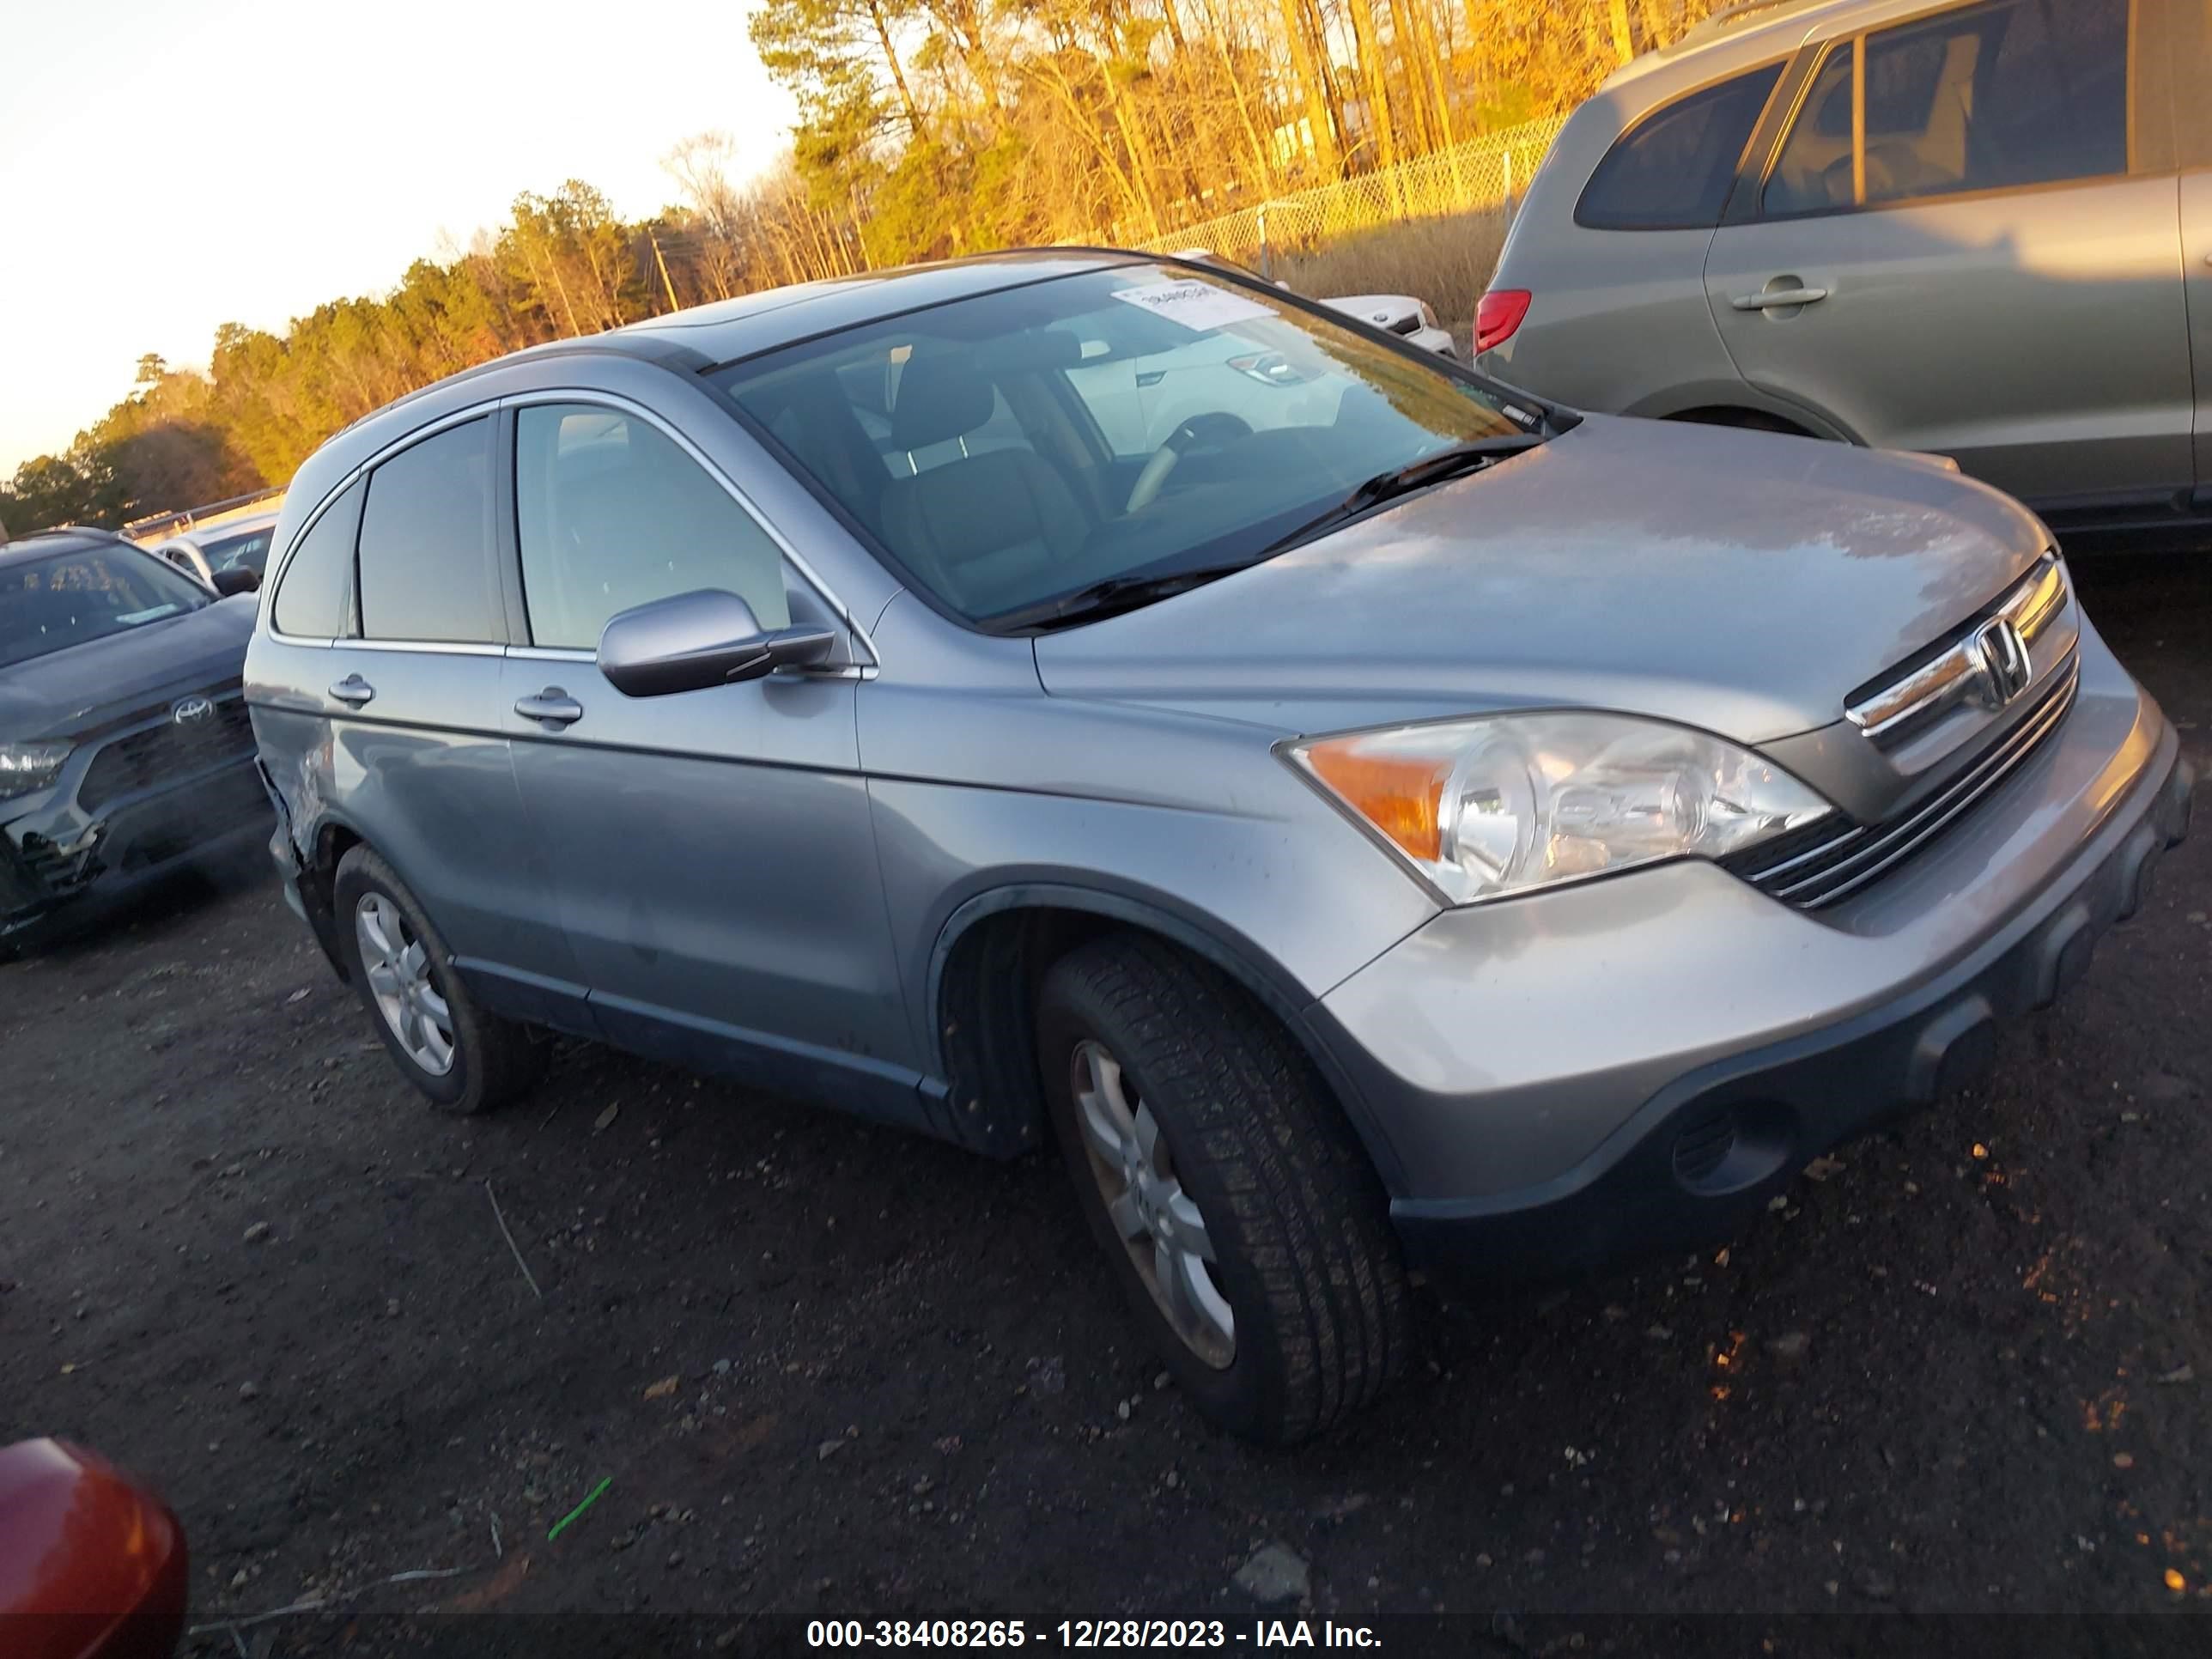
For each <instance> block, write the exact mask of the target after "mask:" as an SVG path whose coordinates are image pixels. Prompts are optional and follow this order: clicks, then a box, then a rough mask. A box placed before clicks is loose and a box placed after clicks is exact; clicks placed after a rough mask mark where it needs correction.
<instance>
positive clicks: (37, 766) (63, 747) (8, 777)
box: [0, 743, 70, 800]
mask: <svg viewBox="0 0 2212 1659" xmlns="http://www.w3.org/2000/svg"><path fill="white" fill-rule="evenodd" d="M69 754H70V746H69V744H65V743H0V800H13V799H15V797H16V796H18V795H27V794H29V793H31V792H32V791H33V790H34V789H43V788H45V787H46V786H47V785H48V784H50V783H52V781H54V779H55V777H56V776H57V775H58V774H59V773H60V771H61V769H62V763H63V762H64V761H65V760H67V759H68V758H69Z"/></svg>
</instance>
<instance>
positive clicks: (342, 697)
mask: <svg viewBox="0 0 2212 1659" xmlns="http://www.w3.org/2000/svg"><path fill="white" fill-rule="evenodd" d="M375 695H376V688H375V687H374V686H373V685H371V684H369V683H368V681H367V680H365V679H363V678H362V677H361V676H360V675H358V674H349V675H347V676H346V677H345V678H343V679H342V680H340V681H339V682H338V683H337V684H336V685H334V686H332V687H331V696H334V697H336V698H337V700H338V701H339V702H342V703H343V704H345V705H346V707H347V708H360V707H361V706H362V704H363V703H365V702H368V700H369V699H370V698H371V697H373V696H375Z"/></svg>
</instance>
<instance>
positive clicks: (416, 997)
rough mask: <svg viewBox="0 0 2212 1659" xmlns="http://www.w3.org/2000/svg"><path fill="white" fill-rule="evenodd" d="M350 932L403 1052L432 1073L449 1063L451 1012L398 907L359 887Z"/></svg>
mask: <svg viewBox="0 0 2212 1659" xmlns="http://www.w3.org/2000/svg"><path fill="white" fill-rule="evenodd" d="M353 929H354V937H355V939H356V940H358V941H359V943H360V945H361V962H362V970H363V971H364V972H365V973H366V974H367V975H368V989H369V994H370V995H371V996H372V997H374V999H375V1001H376V1007H377V1012H380V1013H381V1014H382V1015H383V1016H384V1023H385V1024H386V1025H389V1026H390V1027H391V1028H392V1036H395V1037H397V1038H398V1039H399V1047H400V1048H401V1049H402V1050H404V1052H405V1054H406V1055H407V1058H408V1059H410V1060H413V1061H414V1062H415V1064H416V1065H417V1066H421V1067H422V1069H423V1071H425V1072H427V1073H429V1074H430V1075H431V1076H432V1077H443V1076H445V1075H446V1073H448V1072H450V1071H452V1070H453V1049H454V1043H453V1011H452V1010H451V1009H450V1008H448V1007H447V1006H446V999H445V996H444V995H443V994H442V993H441V991H440V990H439V988H438V984H437V981H436V980H435V978H434V977H433V976H432V974H431V971H430V953H429V952H428V951H426V950H424V949H423V948H422V940H421V939H417V938H416V937H415V930H414V929H413V928H411V927H409V926H408V925H407V918H406V917H405V916H404V915H403V914H401V912H400V908H399V907H398V905H397V904H395V903H393V902H392V900H391V899H389V898H387V897H386V896H385V895H383V894H382V893H364V894H362V898H361V902H360V903H359V904H358V905H356V907H355V908H354V916H353Z"/></svg>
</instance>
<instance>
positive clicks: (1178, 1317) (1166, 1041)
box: [1037, 934, 1413, 1445]
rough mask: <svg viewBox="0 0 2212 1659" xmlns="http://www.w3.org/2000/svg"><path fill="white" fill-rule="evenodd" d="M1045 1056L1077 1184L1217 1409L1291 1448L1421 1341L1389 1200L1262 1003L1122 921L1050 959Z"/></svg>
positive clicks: (1134, 1298) (1118, 1261) (1240, 1431)
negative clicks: (1114, 931)
mask: <svg viewBox="0 0 2212 1659" xmlns="http://www.w3.org/2000/svg"><path fill="white" fill-rule="evenodd" d="M1037 1053H1038V1059H1039V1063H1040V1065H1041V1066H1042V1071H1043V1082H1044V1087H1045V1096H1046V1102H1047V1105H1048V1110H1049V1112H1050V1115H1051V1117H1052V1120H1053V1127H1054V1133H1055V1135H1056V1136H1057V1138H1058V1139H1059V1141H1060V1150H1061V1152H1062V1154H1063V1155H1064V1157H1065V1158H1066V1162H1067V1164H1068V1169H1069V1172H1070V1174H1071V1175H1072V1176H1073V1179H1074V1182H1075V1187H1076V1193H1077V1200H1078V1202H1079V1204H1080V1205H1081V1206H1082V1208H1083V1210H1084V1212H1085V1216H1086V1217H1087V1218H1089V1220H1090V1223H1091V1230H1092V1231H1093V1232H1094V1233H1095V1234H1096V1235H1097V1238H1098V1240H1099V1243H1101V1245H1102V1246H1103V1248H1104V1249H1105V1250H1106V1253H1107V1256H1108V1260H1109V1262H1110V1263H1111V1265H1112V1271H1113V1273H1114V1275H1115V1278H1116V1279H1119V1280H1120V1281H1121V1285H1122V1288H1123V1290H1124V1291H1125V1292H1126V1293H1127V1297H1128V1298H1129V1301H1130V1304H1131V1305H1132V1306H1133V1309H1134V1310H1135V1313H1136V1316H1137V1319H1138V1322H1139V1323H1140V1324H1141V1325H1143V1326H1144V1327H1145V1328H1146V1334H1147V1336H1148V1337H1149V1338H1150V1339H1151V1340H1152V1345H1153V1346H1155V1347H1156V1348H1157V1349H1158V1351H1159V1353H1160V1355H1161V1357H1162V1358H1164V1360H1165V1362H1166V1364H1167V1366H1168V1369H1169V1370H1170V1371H1171V1372H1172V1373H1173V1374H1174V1376H1175V1377H1176V1380H1177V1382H1178V1383H1181V1385H1182V1389H1183V1390H1184V1392H1185V1393H1186V1394H1188V1395H1189V1396H1190V1398H1191V1399H1192V1401H1194V1403H1195V1404H1196V1405H1197V1407H1198V1408H1199V1410H1200V1412H1201V1413H1203V1414H1204V1415H1205V1416H1206V1418H1207V1419H1209V1420H1210V1421H1212V1422H1213V1423H1214V1424H1216V1425H1218V1426H1219V1427H1221V1428H1224V1429H1226V1430H1228V1431H1230V1432H1231V1433H1232V1434H1236V1435H1239V1436H1241V1437H1244V1438H1246V1439H1250V1440H1255V1441H1259V1442H1261V1443H1266V1444H1272V1445H1284V1444H1289V1443H1292V1442H1296V1441H1299V1440H1304V1439H1306V1438H1308V1437H1310V1436H1312V1435H1316V1434H1318V1433H1320V1432H1322V1431H1323V1430H1326V1429H1328V1428H1329V1427H1331V1426H1333V1425H1334V1424H1336V1423H1337V1422H1338V1421H1340V1419H1342V1418H1344V1417H1345V1416H1346V1415H1347V1414H1349V1413H1352V1412H1355V1411H1358V1410H1359V1409H1360V1408H1362V1407H1365V1406H1366V1405H1368V1404H1369V1403H1370V1401H1373V1400H1374V1399H1375V1397H1376V1395H1379V1394H1381V1393H1382V1391H1383V1388H1384V1387H1385V1386H1386V1385H1387V1384H1388V1383H1389V1382H1390V1380H1391V1379H1392V1378H1393V1377H1394V1376H1396V1375H1397V1374H1398V1372H1399V1371H1400V1370H1402V1369H1403V1367H1404V1364H1405V1363H1406V1360H1407V1356H1408V1355H1409V1353H1410V1352H1411V1351H1412V1346H1413V1315H1412V1309H1411V1304H1410V1298H1409V1296H1408V1292H1407V1284H1406V1274H1405V1268H1404V1266H1403V1263H1402V1261H1401V1258H1400V1255H1399V1252H1398V1246H1397V1240H1396V1238H1395V1235H1394V1234H1393V1233H1392V1231H1391V1230H1390V1225H1389V1201H1388V1199H1387V1197H1386V1196H1385V1194H1384V1193H1383V1187H1382V1183H1381V1182H1380V1181H1378V1180H1377V1179H1376V1175H1375V1171H1374V1169H1373V1167H1372V1166H1371V1165H1370V1164H1369V1162H1368V1160H1367V1156H1366V1153H1365V1151H1364V1149H1363V1148H1362V1147H1361V1146H1360V1145H1359V1142H1358V1138H1357V1137H1356V1136H1355V1135H1354V1134H1353V1133H1352V1128H1351V1126H1350V1125H1349V1124H1348V1123H1347V1122H1346V1121H1345V1119H1344V1116H1343V1114H1342V1112H1341V1111H1340V1109H1338V1107H1337V1105H1336V1103H1335V1102H1334V1100H1333V1099H1331V1098H1330V1097H1329V1095H1328V1091H1327V1089H1326V1088H1325V1087H1324V1086H1323V1085H1322V1080H1321V1079H1320V1078H1319V1077H1318V1076H1317V1075H1316V1073H1315V1072H1314V1069H1313V1067H1312V1065H1311V1064H1310V1062H1309V1061H1308V1060H1307V1059H1306V1057H1305V1055H1304V1054H1303V1053H1302V1052H1301V1051H1300V1050H1299V1048H1297V1044H1296V1043H1294V1042H1292V1041H1291V1037H1290V1036H1289V1034H1288V1033H1287V1032H1285V1030H1283V1029H1282V1027H1281V1026H1280V1025H1279V1024H1277V1023H1276V1022H1275V1021H1274V1020H1273V1018H1270V1017H1269V1016H1268V1014H1267V1012H1266V1011H1265V1010H1263V1009H1261V1007H1259V1006H1257V1005H1256V1004H1255V1003H1254V1002H1253V1001H1252V1000H1250V999H1249V997H1247V996H1246V995H1245V994H1244V993H1243V991H1242V990H1240V989H1239V988H1237V987H1235V986H1233V985H1231V984H1230V983H1228V982H1227V981H1224V980H1223V979H1221V978H1220V977H1219V976H1218V975H1216V974H1214V973H1213V972H1212V970H1211V969H1207V968H1205V967H1203V966H1201V965H1200V964H1199V963H1195V962H1194V961H1192V960H1191V959H1189V958H1188V957H1185V956H1183V955H1182V953H1181V952H1179V951H1176V950H1174V949H1173V948H1172V947H1170V946H1169V945H1165V944H1163V943H1160V942H1158V941H1155V940H1152V939H1146V938H1143V937H1141V936H1139V935H1135V934H1119V935H1114V936H1111V937H1109V938H1107V939H1100V940H1097V941H1096V942H1095V943H1093V944H1091V945H1085V946H1084V947H1083V948H1082V949H1080V950H1079V951H1074V952H1073V953H1071V954H1070V955H1068V956H1066V957H1063V958H1061V959H1060V961H1059V962H1057V963H1054V965H1053V967H1052V968H1051V969H1050V970H1049V971H1048V973H1047V974H1046V975H1045V979H1044V983H1043V986H1042V989H1041V992H1040V994H1039V998H1038V1010H1037Z"/></svg>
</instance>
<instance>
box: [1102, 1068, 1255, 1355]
mask: <svg viewBox="0 0 2212 1659" xmlns="http://www.w3.org/2000/svg"><path fill="white" fill-rule="evenodd" d="M1072 1064H1073V1073H1074V1077H1073V1082H1074V1095H1075V1112H1076V1120H1077V1122H1078V1125H1079V1127H1080V1128H1081V1130H1082V1133H1083V1145H1084V1149H1085V1152H1088V1153H1089V1154H1090V1162H1091V1176H1092V1178H1093V1179H1095V1180H1096V1181H1097V1182H1098V1190H1099V1193H1100V1194H1101V1195H1102V1196H1103V1198H1104V1199H1105V1200H1106V1213H1107V1215H1108V1217H1109V1218H1110V1219H1111V1220H1112V1222H1113V1224H1114V1231H1115V1235H1116V1236H1117V1237H1119V1238H1120V1239H1121V1243H1122V1246H1123V1248H1124V1249H1127V1251H1128V1252H1129V1260H1130V1261H1131V1262H1132V1263H1133V1264H1134V1265H1135V1267H1136V1269H1137V1273H1138V1276H1139V1278H1140V1279H1143V1280H1144V1281H1145V1286H1146V1289H1147V1290H1149V1291H1151V1292H1152V1300H1153V1301H1154V1302H1155V1303H1157V1304H1158V1306H1159V1310H1160V1312H1161V1313H1162V1314H1164V1316H1166V1318H1167V1322H1168V1323H1169V1325H1170V1327H1171V1328H1173V1329H1174V1331H1175V1334H1176V1336H1178V1337H1179V1338H1181V1339H1182V1343H1183V1346H1186V1347H1188V1349H1189V1350H1190V1351H1191V1352H1193V1353H1194V1354H1196V1355H1197V1356H1198V1357H1199V1358H1200V1359H1202V1360H1204V1361H1205V1362H1206V1364H1208V1365H1211V1366H1212V1367H1213V1368H1214V1369H1215V1370H1227V1369H1228V1367H1229V1365H1230V1364H1231V1363H1232V1362H1233V1361H1234V1360H1235V1359H1236V1358H1237V1316H1236V1315H1235V1313H1234V1312H1233V1311H1232V1310H1231V1308H1230V1306H1229V1301H1228V1298H1227V1297H1225V1296H1223V1295H1222V1293H1221V1287H1220V1285H1218V1283H1217V1282H1216V1280H1215V1279H1214V1276H1213V1270H1214V1250H1213V1240H1212V1236H1211V1235H1210V1234H1209V1233H1208V1231H1206V1217H1205V1215H1204V1213H1203V1212H1200V1209H1199V1207H1198V1200H1196V1199H1195V1198H1194V1197H1192V1196H1191V1194H1189V1193H1188V1192H1187V1191H1186V1190H1185V1189H1184V1188H1183V1184H1182V1178H1181V1177H1180V1176H1178V1175H1177V1174H1176V1168H1175V1159H1174V1156H1173V1154H1172V1153H1171V1152H1170V1151H1169V1149H1168V1143H1167V1137H1166V1136H1164V1135H1163V1134H1162V1133H1160V1126H1159V1123H1158V1121H1157V1120H1156V1119H1155V1118H1154V1117H1153V1116H1152V1108H1151V1107H1150V1106H1148V1105H1146V1103H1145V1102H1144V1100H1143V1099H1142V1097H1141V1096H1140V1095H1139V1091H1138V1090H1137V1089H1136V1087H1135V1085H1134V1084H1133V1081H1132V1080H1131V1079H1130V1078H1129V1076H1128V1074H1127V1073H1125V1072H1124V1071H1123V1070H1122V1069H1121V1062H1120V1061H1119V1060H1116V1059H1115V1057H1114V1055H1113V1054H1112V1053H1111V1052H1110V1051H1109V1049H1108V1048H1106V1046H1105V1045H1104V1044H1103V1043H1102V1042H1097V1041H1095V1040H1093V1039H1091V1038H1087V1037H1086V1038H1085V1039H1084V1040H1083V1041H1082V1042H1078V1043H1077V1044H1076V1045H1075V1053H1074V1056H1073V1062H1072Z"/></svg>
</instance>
